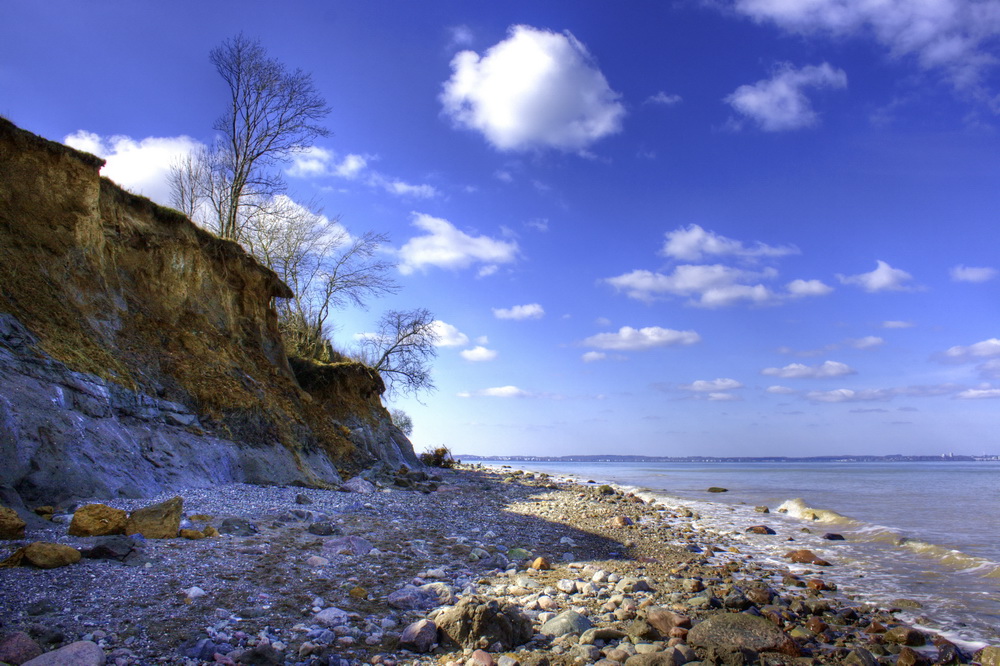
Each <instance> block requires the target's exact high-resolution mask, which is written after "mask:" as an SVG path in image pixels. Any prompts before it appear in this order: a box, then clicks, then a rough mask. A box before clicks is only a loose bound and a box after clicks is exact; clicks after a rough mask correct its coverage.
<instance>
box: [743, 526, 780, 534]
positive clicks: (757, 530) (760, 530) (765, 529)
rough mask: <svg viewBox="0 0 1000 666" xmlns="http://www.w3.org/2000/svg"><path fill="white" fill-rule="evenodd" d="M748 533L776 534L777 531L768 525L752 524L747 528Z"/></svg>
mask: <svg viewBox="0 0 1000 666" xmlns="http://www.w3.org/2000/svg"><path fill="white" fill-rule="evenodd" d="M747 534H776V532H775V531H774V530H772V529H771V528H770V527H768V526H767V525H752V526H750V527H748V528H747Z"/></svg>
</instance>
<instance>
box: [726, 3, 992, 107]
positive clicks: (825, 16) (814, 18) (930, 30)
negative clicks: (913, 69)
mask: <svg viewBox="0 0 1000 666" xmlns="http://www.w3.org/2000/svg"><path fill="white" fill-rule="evenodd" d="M734 6H735V8H736V10H737V11H739V12H741V13H743V14H745V15H747V16H750V17H752V18H753V19H755V20H757V21H762V22H763V21H767V22H771V23H774V24H775V25H777V26H779V27H781V28H783V29H785V30H789V31H793V32H797V33H804V34H809V33H817V32H819V33H822V32H825V33H830V34H833V35H835V36H843V35H851V34H872V35H873V36H874V37H875V39H876V40H877V41H878V42H879V43H881V44H882V45H883V46H885V47H886V48H888V49H889V52H890V53H891V54H892V55H894V56H914V57H916V59H917V61H918V62H919V64H920V66H921V67H923V68H925V69H937V70H943V71H945V72H947V73H948V75H949V76H950V78H951V80H952V82H953V84H954V85H955V86H957V87H959V88H970V87H975V86H976V85H978V83H979V80H980V78H981V75H982V71H983V70H984V69H985V68H986V67H990V66H994V65H995V64H996V62H997V58H996V56H995V51H993V50H992V48H991V44H995V42H996V39H997V36H998V35H1000V7H998V5H997V3H996V2H995V0H986V1H971V2H970V1H969V0H886V1H878V0H734Z"/></svg>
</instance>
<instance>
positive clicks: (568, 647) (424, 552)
mask: <svg viewBox="0 0 1000 666" xmlns="http://www.w3.org/2000/svg"><path fill="white" fill-rule="evenodd" d="M428 472H430V473H431V474H434V475H437V476H438V480H434V479H433V478H432V479H428V480H421V479H419V478H416V475H417V474H419V473H415V474H414V475H413V476H414V479H413V480H412V482H408V483H409V484H410V486H411V487H417V486H422V490H423V491H426V492H421V490H412V489H404V488H402V487H400V486H397V485H396V479H393V478H392V477H391V476H385V475H383V476H382V477H380V478H374V477H373V478H372V480H373V481H375V482H376V483H377V484H378V485H381V486H382V488H381V490H380V491H378V492H373V493H370V494H366V493H360V492H349V493H345V492H336V491H323V490H311V489H302V488H288V487H284V488H282V487H260V486H245V485H228V486H220V487H217V488H213V489H196V490H195V489H193V490H190V491H188V492H186V493H181V496H182V497H184V499H185V504H184V509H185V512H186V513H187V514H188V516H189V517H196V516H198V515H199V514H200V515H201V516H203V517H204V519H203V520H201V521H200V522H199V521H192V523H195V525H194V526H195V527H199V528H200V527H202V526H204V525H205V524H210V525H212V526H214V527H222V524H223V519H224V518H225V517H226V516H234V517H236V518H242V519H244V521H247V522H251V523H254V524H255V527H256V529H257V531H256V532H253V531H249V530H248V531H247V533H246V535H245V536H238V535H236V534H234V533H230V534H223V535H221V536H220V537H215V538H207V539H200V540H187V539H163V540H159V539H149V540H146V541H145V542H144V543H141V544H139V545H137V547H136V549H135V550H136V551H138V552H140V554H141V555H140V556H141V558H143V559H142V561H141V563H139V565H138V566H128V565H127V564H121V563H119V562H115V561H109V560H100V559H98V560H93V559H83V560H81V562H80V563H78V564H73V565H70V566H68V567H60V568H57V569H47V570H44V569H35V568H32V567H17V568H10V569H0V582H2V583H3V585H2V588H3V589H2V591H0V617H2V618H6V620H4V621H3V624H2V626H0V631H2V632H3V634H5V635H6V634H9V633H11V632H13V631H25V632H26V633H27V634H28V635H29V636H31V637H32V640H34V641H35V643H36V644H37V645H39V647H41V648H42V649H44V650H46V651H50V650H51V649H52V648H55V647H59V646H60V645H64V644H70V643H73V642H76V641H79V640H81V639H88V640H89V641H90V642H93V643H95V644H97V645H98V646H99V647H100V648H101V650H102V652H103V653H104V654H105V655H106V656H107V660H108V661H107V663H110V664H116V665H120V666H128V665H130V664H185V663H188V664H199V663H239V662H240V660H241V658H242V659H243V661H247V662H248V663H271V664H304V665H310V666H313V665H318V664H331V663H335V664H338V666H343V664H361V663H381V664H384V665H385V666H392V665H393V664H403V663H419V664H427V665H430V664H447V663H453V664H465V663H466V662H468V661H469V660H470V659H477V660H478V661H476V662H475V663H476V664H477V665H484V666H490V664H492V663H496V664H498V666H514V664H515V663H520V664H524V665H525V666H533V665H539V666H540V664H542V663H543V661H545V662H547V663H549V664H583V663H596V662H598V661H602V663H603V664H604V666H613V664H614V663H625V662H627V661H628V660H629V659H632V660H633V661H632V662H630V666H632V665H633V664H636V663H639V662H643V663H667V662H656V661H650V659H652V656H650V657H646V656H645V655H658V656H660V657H661V658H663V659H666V658H667V657H666V656H663V655H669V658H670V659H673V663H685V662H693V661H701V660H706V659H707V662H706V663H724V662H725V661H726V659H733V658H736V657H739V655H741V654H743V656H742V657H739V658H746V654H744V653H741V652H740V650H744V649H751V650H752V651H753V653H754V655H755V658H756V659H758V660H760V661H761V663H774V664H779V663H781V664H784V663H789V664H791V663H796V664H805V663H869V662H868V660H867V659H868V658H871V659H876V660H878V663H921V662H920V661H919V659H921V658H924V656H925V655H926V658H929V659H930V660H931V661H933V660H934V659H935V658H937V657H939V656H941V654H943V653H946V652H949V651H951V652H950V653H951V654H958V653H961V650H958V648H956V647H955V646H954V645H953V644H951V643H949V642H948V641H947V640H945V639H943V638H942V637H936V638H935V637H933V636H930V635H925V634H923V633H922V632H918V631H916V630H913V629H912V628H909V627H907V626H906V625H905V624H903V623H902V622H901V621H900V620H899V619H898V618H897V616H896V612H898V610H901V609H893V608H891V606H892V602H890V601H888V600H887V601H886V602H885V604H882V607H881V608H876V607H872V606H870V605H867V604H859V603H855V602H852V601H850V600H848V599H844V598H842V597H840V595H838V594H837V593H836V592H835V591H833V590H830V589H828V588H829V587H832V584H831V583H830V582H829V580H830V579H831V578H832V576H830V575H829V571H831V570H834V571H835V570H836V563H834V566H833V567H830V568H827V567H821V566H818V565H814V564H803V565H797V564H791V563H789V564H788V565H787V566H784V567H776V566H774V565H772V564H767V563H764V562H762V561H759V560H758V559H756V558H753V557H748V554H746V553H742V552H740V548H739V544H735V543H733V542H732V541H731V540H729V539H727V538H726V536H725V535H721V534H712V533H709V532H707V531H705V530H699V529H698V528H697V527H696V525H692V523H696V521H695V520H693V519H694V516H693V515H685V514H691V512H690V511H689V510H686V509H684V508H683V507H681V506H680V505H678V506H676V507H671V506H668V505H667V504H664V503H662V502H661V503H658V504H656V503H649V502H647V501H644V500H642V499H640V498H638V497H635V496H633V495H630V494H627V493H623V492H622V491H621V490H620V489H616V488H614V487H611V486H599V487H593V484H590V486H591V487H588V485H586V484H573V483H555V482H554V481H553V479H552V478H551V477H548V476H547V475H545V474H534V473H525V472H521V471H515V470H511V471H507V470H487V469H484V468H476V467H470V466H462V467H461V469H458V470H441V471H438V470H428ZM404 481H405V479H404ZM430 486H433V490H431V489H430ZM160 499H167V497H166V496H161V497H157V498H152V499H150V500H115V501H108V502H107V504H108V505H110V506H115V507H118V508H123V509H128V510H132V509H135V508H139V507H141V506H145V505H148V504H150V503H152V502H154V501H157V500H160ZM60 520H65V518H62V519H60ZM317 526H320V527H317ZM327 530H329V531H330V532H332V533H331V534H325V535H324V534H321V533H322V532H324V531H327ZM101 538H102V537H88V538H76V537H68V536H67V535H66V524H65V522H63V523H60V522H53V523H49V524H48V525H41V526H38V524H37V523H35V524H34V525H33V526H29V529H28V534H27V539H25V540H20V541H10V542H0V553H2V555H3V556H4V557H6V556H7V555H8V554H9V553H10V552H11V551H12V550H13V548H14V547H15V546H19V545H24V544H26V543H29V542H31V541H35V540H51V541H57V542H60V543H67V544H69V545H73V546H75V547H78V548H83V547H87V546H92V545H93V543H94V542H95V541H96V540H97V539H101ZM794 548H795V546H794V545H792V544H790V547H789V549H790V550H792V549H794ZM816 555H817V556H819V557H822V556H823V554H822V553H816ZM539 557H541V558H545V559H546V560H547V561H548V566H549V567H550V568H545V567H544V565H540V566H542V568H541V569H534V568H531V566H530V565H531V564H533V563H535V560H536V559H537V558H539ZM316 558H319V559H316ZM825 579H826V580H825ZM647 588H648V589H647ZM472 598H476V599H478V600H479V601H480V602H482V603H486V602H488V601H490V600H492V601H495V602H497V603H499V604H501V605H502V606H503V607H504V608H507V607H508V606H510V607H512V608H514V609H516V611H517V612H518V613H520V615H521V616H523V617H525V618H527V620H528V622H529V625H526V626H527V627H528V628H527V629H525V631H530V633H529V634H527V635H528V636H530V638H529V639H528V642H527V643H526V644H525V645H513V644H512V645H506V644H502V643H503V642H502V641H494V642H493V643H491V642H490V641H489V640H486V639H483V640H480V641H479V643H476V641H472V642H471V643H470V644H469V645H467V646H465V647H456V646H451V647H446V646H444V643H446V642H447V640H448V639H447V638H445V636H446V634H444V633H443V630H442V629H441V628H440V627H437V626H436V625H438V624H442V623H444V626H446V623H447V621H448V612H445V611H442V610H441V608H442V607H444V608H461V607H463V606H468V605H469V601H468V600H469V599H472ZM463 600H465V601H463ZM456 604H457V605H456ZM484 607H485V606H484ZM654 610H655V612H653V611H654ZM570 611H572V612H573V613H574V614H575V615H576V616H577V617H583V618H585V619H586V623H589V624H591V625H593V627H592V628H593V629H594V630H595V631H593V632H591V635H589V636H588V635H587V634H586V630H585V629H582V630H580V631H576V630H574V631H569V632H568V633H565V634H561V635H557V636H551V634H550V633H549V632H552V631H561V629H554V628H553V627H552V626H551V625H546V624H545V622H547V621H549V620H552V619H553V617H556V616H560V617H568V616H567V612H570ZM894 611H895V612H894ZM511 612H514V611H511ZM657 613H659V615H657ZM668 613H669V614H672V615H673V616H677V617H680V618H687V622H685V621H684V620H683V619H681V620H680V621H679V622H680V624H679V625H676V626H673V627H670V628H667V629H666V630H665V631H661V630H660V629H656V628H655V627H652V626H651V623H650V620H651V619H655V618H659V617H661V616H664V617H665V616H666V615H665V614H668ZM735 615H738V616H759V617H763V618H767V619H768V621H767V622H766V623H765V624H767V625H769V626H770V627H773V628H774V629H775V630H779V629H780V631H779V632H778V633H779V634H781V636H783V637H779V638H775V637H772V638H771V640H772V642H774V643H775V644H774V645H770V644H768V645H763V646H761V645H757V644H754V645H757V647H753V648H747V647H740V645H736V644H731V643H732V640H731V639H728V638H726V636H728V635H729V634H727V632H725V631H723V630H722V629H717V630H715V631H708V630H706V628H707V627H709V626H710V625H712V624H713V623H715V622H716V621H717V620H713V622H712V623H708V624H705V623H706V622H707V621H708V620H709V619H712V618H715V617H718V618H721V620H719V621H722V620H729V619H730V617H729V616H735ZM422 621H423V622H424V624H423V627H422V628H423V629H424V634H423V636H424V638H423V639H421V640H423V641H424V642H420V641H417V642H413V641H412V640H411V639H412V638H413V636H412V635H411V634H413V633H414V631H415V630H412V631H411V629H412V628H413V626H414V625H415V624H420V623H421V622H422ZM518 622H520V620H518ZM427 623H435V633H434V638H433V639H428V638H427V635H428V634H427ZM501 624H502V622H501ZM508 624H509V622H508ZM685 624H687V625H688V626H683V625H685ZM700 624H704V626H703V627H702V629H699V630H698V631H696V632H695V633H694V634H692V635H691V636H689V635H688V634H689V629H690V630H691V631H694V627H698V626H699V625H700ZM582 625H583V623H581V624H580V625H579V626H577V629H579V628H580V627H581V626H582ZM543 626H546V627H547V628H548V631H547V632H546V633H544V634H543V633H542V632H541V628H542V627H543ZM662 628H663V627H661V629H662ZM408 631H409V632H410V633H409V634H408V633H407V632H408ZM46 632H47V633H46ZM706 633H707V634H708V635H707V636H704V635H702V634H706ZM53 634H61V635H60V636H58V637H57V638H59V640H47V639H52V638H55V637H56V636H53ZM581 634H583V635H582V636H581ZM595 636H600V637H599V638H598V637H595ZM523 637H524V636H522V638H523ZM480 638H482V637H480ZM581 638H582V639H584V640H581ZM786 639H787V640H786ZM484 640H485V644H482V643H483V641H484ZM512 640H513V639H512ZM518 640H520V639H518ZM747 640H749V639H747ZM920 640H922V642H923V643H924V644H923V645H906V644H905V643H907V642H909V643H911V644H913V643H916V642H918V641H920ZM428 641H429V642H428ZM727 641H729V642H727ZM775 641H776V642H775ZM789 641H790V642H789ZM434 643H441V645H439V646H438V647H436V648H434V650H433V651H431V652H422V650H424V649H426V648H428V647H430V646H431V645H432V644H434ZM497 643H500V644H499V645H498V644H497ZM475 645H479V646H480V647H483V648H486V652H484V653H483V654H480V653H479V652H474V650H473V647H474V646H475ZM403 647H406V648H408V649H406V650H404V649H402V648H403ZM491 648H503V649H491ZM991 649H993V648H991ZM956 650H958V652H956ZM216 654H218V655H219V656H218V657H216V656H215V655H216ZM727 655H728V656H727ZM734 655H736V657H734ZM964 656H965V659H966V661H967V660H968V658H969V657H971V655H970V654H965V655H964ZM258 657H259V658H260V659H263V661H258V662H253V659H256V658H258ZM859 659H860V660H861V661H858V660H859ZM907 659H910V660H913V659H916V661H910V662H906V661H905V660H907ZM512 660H513V661H512ZM635 660H638V661H635ZM644 660H645V661H644ZM871 663H875V662H871ZM928 663H930V662H928ZM956 663H962V662H956Z"/></svg>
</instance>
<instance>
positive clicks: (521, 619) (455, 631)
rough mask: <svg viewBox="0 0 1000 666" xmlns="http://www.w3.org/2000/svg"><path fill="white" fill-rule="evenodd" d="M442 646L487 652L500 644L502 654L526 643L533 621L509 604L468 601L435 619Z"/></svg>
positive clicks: (467, 599)
mask: <svg viewBox="0 0 1000 666" xmlns="http://www.w3.org/2000/svg"><path fill="white" fill-rule="evenodd" d="M436 621H437V625H438V630H439V631H440V634H441V639H442V642H444V643H450V644H454V645H458V646H460V647H463V648H472V649H476V648H488V647H491V646H494V645H495V644H497V643H499V644H500V650H501V651H507V650H511V649H513V648H515V647H517V646H518V645H523V644H524V643H527V642H528V641H529V640H530V639H531V636H532V631H531V620H529V619H528V617H527V616H526V615H525V614H524V613H523V612H522V611H521V609H520V608H519V607H517V606H516V605H514V604H511V603H509V602H506V601H500V600H497V599H485V598H483V597H468V598H466V599H463V600H462V601H460V602H458V604H457V605H455V606H454V607H452V608H450V609H448V610H446V611H444V612H443V613H441V614H440V615H438V617H437V618H436Z"/></svg>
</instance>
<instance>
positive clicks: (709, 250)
mask: <svg viewBox="0 0 1000 666" xmlns="http://www.w3.org/2000/svg"><path fill="white" fill-rule="evenodd" d="M660 253H661V254H662V255H664V256H666V257H670V258H672V259H678V260H680V261H701V260H702V259H704V258H707V257H709V256H713V255H714V256H723V255H728V256H734V257H740V258H744V259H755V258H759V257H784V256H786V255H789V254H798V253H799V249H798V248H796V247H794V246H791V245H785V246H777V247H775V246H773V245H767V244H765V243H761V242H755V243H752V244H750V245H746V244H744V243H743V241H738V240H735V239H733V238H727V237H725V236H721V235H719V234H717V233H715V232H714V231H705V229H703V228H702V227H700V226H699V225H697V224H689V225H688V226H687V227H679V228H677V229H675V230H674V231H670V232H667V234H666V241H665V242H664V243H663V249H662V250H661V251H660Z"/></svg>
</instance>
